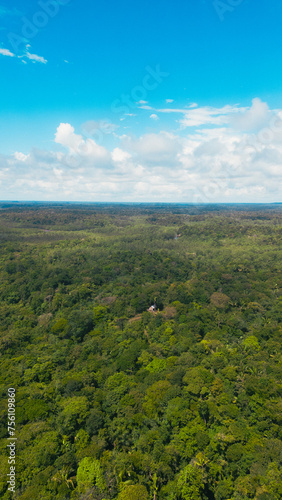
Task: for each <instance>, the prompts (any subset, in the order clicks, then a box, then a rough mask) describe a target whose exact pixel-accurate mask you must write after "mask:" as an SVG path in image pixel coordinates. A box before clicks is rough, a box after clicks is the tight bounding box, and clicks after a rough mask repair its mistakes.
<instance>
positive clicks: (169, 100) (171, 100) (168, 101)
mask: <svg viewBox="0 0 282 500" xmlns="http://www.w3.org/2000/svg"><path fill="white" fill-rule="evenodd" d="M165 102H166V103H167V104H170V103H172V102H174V99H166V100H165Z"/></svg>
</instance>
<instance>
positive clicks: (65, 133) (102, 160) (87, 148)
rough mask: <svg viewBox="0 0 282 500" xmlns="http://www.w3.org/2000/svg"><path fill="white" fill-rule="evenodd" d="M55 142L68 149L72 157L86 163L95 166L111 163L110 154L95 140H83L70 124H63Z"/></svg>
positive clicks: (58, 130)
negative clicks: (74, 156)
mask: <svg viewBox="0 0 282 500" xmlns="http://www.w3.org/2000/svg"><path fill="white" fill-rule="evenodd" d="M55 142H56V143H57V144H60V145H61V146H64V147H66V148H68V150H69V152H70V154H71V155H76V156H77V157H79V158H81V159H82V160H83V161H84V162H85V161H88V162H90V163H91V164H93V165H107V163H108V164H109V163H110V159H111V155H110V152H109V151H108V150H107V149H106V148H104V147H103V146H100V145H98V144H96V142H95V141H94V140H93V139H86V140H85V139H83V137H82V136H81V135H80V134H76V133H75V131H74V127H72V125H70V124H69V123H61V124H60V125H59V127H58V128H57V132H56V134H55Z"/></svg>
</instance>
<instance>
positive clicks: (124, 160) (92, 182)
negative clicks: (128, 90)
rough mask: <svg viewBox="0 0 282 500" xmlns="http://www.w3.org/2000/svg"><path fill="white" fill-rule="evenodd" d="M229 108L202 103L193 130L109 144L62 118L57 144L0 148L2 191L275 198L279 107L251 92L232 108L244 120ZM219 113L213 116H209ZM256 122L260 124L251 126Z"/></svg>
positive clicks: (71, 196) (90, 196) (103, 197)
mask: <svg viewBox="0 0 282 500" xmlns="http://www.w3.org/2000/svg"><path fill="white" fill-rule="evenodd" d="M234 108H236V106H235V107H234V106H225V107H223V108H219V109H216V108H204V111H203V108H202V110H201V113H199V114H196V115H194V116H192V118H191V116H190V117H189V119H191V120H192V119H193V120H195V121H197V122H199V121H200V122H201V124H202V126H201V127H199V128H197V129H196V130H195V129H193V128H192V127H187V128H186V129H183V130H182V131H179V132H178V133H169V132H167V131H160V132H159V133H154V134H143V135H140V136H137V137H133V136H130V135H123V136H121V137H120V138H119V139H117V138H116V139H115V141H118V146H115V147H114V148H113V149H112V150H110V149H109V148H106V147H104V146H101V145H98V144H96V142H95V141H94V140H93V139H92V138H90V139H89V138H85V137H83V135H81V134H77V133H76V132H75V129H74V127H73V126H72V125H71V124H70V123H61V124H60V125H59V126H58V128H57V131H56V134H55V142H56V144H57V148H58V149H59V150H58V151H44V150H38V149H33V150H31V151H30V152H29V153H28V154H27V153H26V152H25V153H22V152H19V151H17V152H16V153H14V154H13V155H11V156H3V155H2V156H0V167H1V168H0V182H1V186H2V188H3V189H5V190H6V192H7V194H6V197H7V199H9V198H10V199H13V198H14V199H15V198H19V197H20V196H19V195H22V193H24V196H25V199H35V198H36V199H42V200H44V199H50V200H56V199H57V200H60V199H61V200H64V199H66V200H89V201H91V200H92V201H111V200H112V201H162V200H163V201H171V202H173V201H181V202H205V203H211V202H263V201H265V202H273V201H279V200H281V194H282V188H281V186H282V182H281V181H282V168H281V165H282V110H270V109H269V107H268V106H267V105H265V103H261V101H259V100H255V101H253V103H252V105H251V106H250V107H249V108H245V110H243V108H240V111H239V112H238V115H237V111H236V112H235V113H236V118H237V116H238V117H239V118H240V119H242V120H244V123H241V122H240V126H239V125H237V123H236V124H234V121H233V120H234V116H235V113H234V112H233V111H232V110H233V109H234ZM194 109H198V108H192V110H194ZM211 109H212V110H213V111H214V112H213V113H211ZM186 111H187V110H186ZM185 116H186V115H185ZM201 117H203V118H201ZM218 117H222V118H221V119H220V120H218V122H217V123H216V124H215V123H211V122H210V118H211V119H212V120H213V119H216V118H218ZM204 118H205V119H204ZM206 121H208V123H206ZM203 123H204V124H205V126H203ZM254 124H255V125H254ZM258 124H260V126H262V127H263V128H261V129H259V130H256V131H255V132H254V131H253V130H254V126H256V127H257V126H258ZM246 128H248V130H246ZM22 196H23V195H22Z"/></svg>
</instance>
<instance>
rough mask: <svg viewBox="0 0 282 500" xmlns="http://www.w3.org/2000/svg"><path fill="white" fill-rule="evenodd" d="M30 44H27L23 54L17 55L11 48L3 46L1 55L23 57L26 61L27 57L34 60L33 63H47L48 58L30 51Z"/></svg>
mask: <svg viewBox="0 0 282 500" xmlns="http://www.w3.org/2000/svg"><path fill="white" fill-rule="evenodd" d="M29 48H30V45H27V46H26V48H25V52H24V53H23V54H21V55H16V54H14V53H13V52H11V51H10V50H9V49H5V48H1V49H0V55H2V56H6V57H15V58H17V59H21V60H22V61H23V62H25V63H26V59H28V60H30V61H32V62H33V63H37V62H38V63H42V64H47V62H48V61H47V59H45V58H44V57H42V56H39V55H37V54H31V53H30V52H29V50H28V49H29Z"/></svg>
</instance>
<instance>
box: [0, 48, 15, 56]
mask: <svg viewBox="0 0 282 500" xmlns="http://www.w3.org/2000/svg"><path fill="white" fill-rule="evenodd" d="M0 54H2V56H8V57H15V54H13V52H11V51H10V50H8V49H0Z"/></svg>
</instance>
